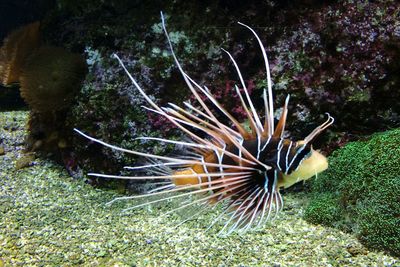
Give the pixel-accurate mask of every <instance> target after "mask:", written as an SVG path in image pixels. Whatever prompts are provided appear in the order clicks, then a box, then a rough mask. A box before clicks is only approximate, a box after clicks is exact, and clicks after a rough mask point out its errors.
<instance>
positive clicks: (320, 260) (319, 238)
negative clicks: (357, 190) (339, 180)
mask: <svg viewBox="0 0 400 267" xmlns="http://www.w3.org/2000/svg"><path fill="white" fill-rule="evenodd" d="M27 117H28V113H27V112H25V111H18V112H2V113H0V146H1V147H3V148H4V150H5V154H4V155H0V216H1V217H0V266H400V260H399V259H398V258H395V257H392V256H389V255H386V254H385V253H383V252H377V251H371V250H369V249H368V248H365V247H364V246H363V245H361V244H360V243H359V242H358V241H357V239H356V238H355V237H354V236H352V235H349V234H346V233H343V232H341V231H338V230H336V229H331V228H325V227H322V226H318V225H312V224H309V223H307V222H306V221H304V220H303V219H302V213H303V208H304V207H305V204H306V202H307V196H306V195H304V194H287V195H285V208H284V210H283V212H282V213H281V214H280V215H279V216H278V217H277V218H276V219H274V220H273V221H271V222H270V223H269V224H266V225H265V226H264V227H263V228H262V229H260V230H258V231H253V232H248V233H246V234H242V235H238V234H233V235H230V236H228V237H220V236H218V235H217V233H218V231H219V230H220V229H221V224H220V225H216V226H215V227H213V228H211V230H209V231H205V230H206V228H207V227H208V226H209V225H210V223H211V222H212V221H213V218H215V217H216V216H217V214H218V209H215V210H210V211H207V212H206V213H205V214H204V215H202V216H200V217H199V218H198V219H196V220H192V221H189V222H187V223H185V224H182V225H179V226H178V227H176V226H177V224H179V222H181V221H182V220H183V218H185V213H190V212H192V210H185V211H183V212H181V213H174V214H171V215H168V216H162V217H161V216H160V215H161V214H164V213H166V212H167V211H169V210H170V209H172V208H174V207H178V205H179V201H178V200H175V201H170V202H168V203H164V204H160V205H157V206H152V207H151V208H143V209H136V210H134V211H131V212H128V213H121V211H122V209H123V208H126V207H129V205H132V204H133V202H127V201H124V202H117V203H116V204H113V205H111V206H108V205H106V203H107V202H108V201H110V200H112V199H114V198H115V197H118V196H119V195H118V194H116V193H115V192H112V191H105V190H101V189H96V188H93V187H91V186H90V185H87V184H84V183H83V182H81V181H78V180H74V179H73V178H71V177H70V176H68V174H67V172H66V171H65V170H64V169H63V168H62V167H60V166H59V165H57V164H55V163H53V162H51V161H49V160H45V159H39V158H36V159H34V160H33V162H32V164H31V165H30V166H28V167H25V168H22V169H19V170H16V168H15V166H16V162H17V161H21V158H22V159H23V158H24V157H27V156H26V155H24V154H23V153H22V150H23V138H24V135H25V127H24V126H25V123H26V121H27Z"/></svg>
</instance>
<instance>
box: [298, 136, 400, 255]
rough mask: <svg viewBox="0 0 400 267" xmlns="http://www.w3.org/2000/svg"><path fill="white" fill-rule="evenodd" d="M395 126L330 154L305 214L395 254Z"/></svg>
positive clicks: (398, 159)
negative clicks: (326, 168) (325, 168)
mask: <svg viewBox="0 0 400 267" xmlns="http://www.w3.org/2000/svg"><path fill="white" fill-rule="evenodd" d="M399 144H400V129H397V130H392V131H388V132H385V133H381V134H376V135H374V136H372V137H371V139H370V140H367V141H359V142H353V143H349V144H348V145H346V146H345V147H344V148H342V149H340V150H338V151H336V152H334V153H333V154H332V156H331V157H330V158H329V162H330V167H329V169H328V170H327V171H326V172H325V173H323V174H322V175H320V176H318V179H315V180H314V181H313V182H312V190H313V195H314V197H313V198H312V200H311V202H310V205H309V206H308V207H307V209H306V212H305V218H306V219H307V220H308V221H310V222H313V223H318V224H324V225H329V226H336V227H339V228H341V229H344V230H347V231H350V232H353V233H355V234H356V235H357V236H358V238H359V239H360V240H361V241H362V242H364V243H365V244H366V245H368V246H370V247H373V248H376V249H383V250H387V251H390V252H392V253H394V254H396V255H400V227H399V226H400V205H399V203H400V146H399Z"/></svg>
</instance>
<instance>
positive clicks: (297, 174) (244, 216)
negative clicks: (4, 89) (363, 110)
mask: <svg viewBox="0 0 400 267" xmlns="http://www.w3.org/2000/svg"><path fill="white" fill-rule="evenodd" d="M161 17H162V25H163V30H164V33H165V35H166V38H167V40H168V43H169V45H170V49H171V54H172V57H173V58H174V60H175V63H176V65H177V67H178V69H179V71H180V73H181V75H182V77H183V79H184V81H185V83H186V85H187V86H188V88H189V90H190V92H191V93H192V94H193V96H194V98H195V100H196V102H195V103H189V102H183V105H181V106H179V105H177V104H174V103H169V106H167V107H160V106H158V105H157V104H156V103H155V102H154V101H153V100H152V99H151V98H150V97H149V96H148V95H147V94H146V92H145V91H144V90H143V89H142V88H141V86H140V85H139V84H138V82H137V81H136V80H135V78H134V77H133V76H132V75H131V74H130V73H129V71H128V70H127V68H126V67H125V65H124V63H123V62H122V60H121V59H120V58H119V57H118V56H117V55H115V57H116V58H117V60H118V61H119V63H120V64H121V66H122V68H123V69H124V70H125V72H126V74H127V75H128V77H129V78H130V80H131V82H132V84H133V85H134V86H135V87H136V89H137V90H138V91H139V92H140V93H141V94H142V96H143V97H144V99H145V100H146V101H147V102H148V104H149V106H150V107H146V109H147V110H149V111H151V112H154V113H155V114H157V115H158V116H163V117H165V118H166V119H168V120H169V121H170V122H171V123H173V124H174V125H175V126H176V127H177V128H178V129H180V130H181V131H182V132H183V133H184V134H186V136H187V137H189V139H190V141H176V140H170V139H163V138H155V137H140V138H138V139H142V140H152V141H159V142H164V143H170V144H171V143H172V144H176V145H181V146H184V147H185V148H186V150H187V151H188V155H190V156H187V155H182V156H181V157H180V156H175V157H169V156H160V155H154V154H149V153H144V152H140V151H134V150H127V149H124V148H120V147H116V146H114V145H111V144H107V143H105V142H103V141H101V140H99V139H96V138H94V137H91V136H88V135H86V134H84V133H82V132H81V131H79V130H76V131H77V132H78V133H80V134H81V135H83V136H84V137H86V138H88V139H90V140H92V141H94V142H97V143H100V144H102V145H104V146H107V147H110V148H112V149H116V150H119V151H123V152H126V153H130V154H134V155H137V156H141V157H146V158H149V159H150V162H149V164H147V165H142V166H133V167H126V168H127V169H131V170H132V171H136V170H139V169H141V170H143V169H144V170H148V171H153V173H154V175H149V176H138V175H132V176H121V175H107V174H99V173H92V174H89V175H94V176H97V177H105V178H117V179H133V180H152V181H160V180H161V181H165V180H166V181H169V183H167V184H165V182H163V183H164V185H162V186H160V187H158V188H156V189H153V190H151V191H149V192H148V194H145V195H139V196H131V197H121V198H117V199H115V200H113V201H112V202H114V201H118V200H122V199H124V200H126V199H134V198H143V197H148V196H165V197H163V198H160V199H157V200H153V201H148V202H146V203H143V204H139V205H136V206H133V207H131V208H128V209H126V210H130V209H134V208H139V207H142V206H145V205H149V204H152V203H157V202H161V201H165V200H169V199H175V198H182V199H185V198H187V197H189V196H198V198H197V199H196V200H193V201H192V202H190V203H187V204H182V205H181V206H179V207H178V208H176V209H174V210H172V211H170V212H173V211H176V210H180V209H185V208H188V207H190V206H194V205H198V206H200V209H199V212H198V214H200V213H201V212H205V211H207V210H209V207H210V206H216V205H223V206H224V209H223V211H222V212H221V214H220V215H219V216H218V217H217V218H216V219H215V221H214V222H213V223H212V224H211V225H210V227H211V226H212V225H214V224H215V223H216V222H218V221H219V220H221V221H223V222H224V226H223V227H222V229H221V230H220V233H224V234H230V233H232V232H234V231H247V230H249V229H256V228H258V227H260V226H262V225H263V224H264V223H265V222H266V221H267V220H268V219H269V218H271V216H272V214H277V213H278V212H279V210H281V209H282V206H283V200H282V197H281V194H280V192H279V190H280V188H287V187H290V186H291V185H293V184H294V183H296V182H299V181H303V180H307V179H309V178H310V177H312V176H313V175H316V174H317V173H319V172H321V171H323V170H325V169H326V168H327V167H328V163H327V160H326V158H325V157H324V156H323V155H322V154H320V153H319V152H317V151H316V150H314V149H313V148H312V142H313V141H314V140H315V138H316V137H317V136H318V135H319V134H320V133H321V132H323V131H324V130H325V129H326V128H327V127H329V126H330V125H331V124H332V123H333V122H334V119H333V118H332V117H331V116H330V115H329V114H328V118H327V120H326V121H325V122H324V123H322V124H321V125H320V126H318V127H317V128H315V129H314V130H313V131H312V132H311V133H309V134H308V135H307V136H306V137H305V138H304V139H303V140H299V141H292V140H289V139H285V138H283V135H284V130H285V126H286V118H287V114H288V103H289V96H288V97H287V98H286V101H285V103H284V105H283V109H282V110H283V111H282V113H281V116H280V118H279V121H278V123H277V124H276V125H275V122H274V116H273V114H274V106H273V96H272V81H271V77H270V70H269V63H268V58H267V55H266V51H265V48H264V46H263V44H262V42H261V40H260V38H259V37H258V35H257V34H256V33H255V31H254V30H253V29H252V28H250V27H249V26H247V25H245V24H242V23H239V24H240V25H242V26H244V27H245V28H247V29H248V30H250V31H251V32H252V33H253V35H254V37H255V38H256V40H257V42H258V43H259V45H260V49H261V52H262V55H263V58H264V62H265V69H266V80H267V84H268V85H267V88H264V90H263V96H262V98H263V101H264V112H263V114H264V115H263V116H260V115H259V114H260V112H259V111H257V110H256V109H255V107H254V105H253V102H252V100H251V98H250V96H249V92H248V90H247V88H246V84H245V82H244V79H243V76H242V74H241V72H240V69H239V67H238V65H237V63H236V61H235V60H234V58H233V57H232V55H231V54H230V53H229V52H227V51H225V50H223V51H225V52H226V54H227V55H228V57H229V58H230V60H231V62H232V63H233V65H234V67H235V69H236V71H237V74H238V83H239V84H240V86H241V88H242V89H243V90H242V91H241V90H239V85H235V89H236V93H237V95H238V97H239V98H240V101H241V104H242V108H243V110H244V111H245V112H246V115H247V121H248V124H249V126H250V127H249V129H247V128H244V127H243V126H242V124H241V123H240V122H239V121H237V119H236V118H235V117H234V116H232V115H231V114H230V112H229V110H225V109H224V107H222V105H221V104H220V103H219V102H218V101H217V100H216V99H215V98H214V96H213V95H212V94H211V93H210V91H209V90H208V89H207V87H206V86H204V85H200V84H198V83H197V82H196V81H194V80H193V79H192V78H191V77H190V76H189V75H188V74H187V73H186V72H185V70H183V68H182V66H181V65H180V63H179V61H178V58H177V56H176V55H175V53H174V50H173V47H172V43H171V41H170V39H169V34H168V32H167V30H166V27H165V21H164V17H163V16H161ZM204 98H206V99H208V100H209V101H208V102H207V103H211V104H206V102H205V101H204V100H203V99H204ZM214 110H217V111H218V112H219V113H222V114H223V115H224V116H225V118H226V119H227V120H228V123H222V122H221V121H220V119H218V118H217V117H216V116H215V114H216V113H215V111H214ZM198 132H203V134H202V135H199V134H198ZM204 136H206V137H204ZM169 193H174V195H172V196H170V194H169ZM170 212H168V213H170ZM224 215H226V216H225V217H224ZM226 217H227V219H226V220H225V221H224V219H222V218H226Z"/></svg>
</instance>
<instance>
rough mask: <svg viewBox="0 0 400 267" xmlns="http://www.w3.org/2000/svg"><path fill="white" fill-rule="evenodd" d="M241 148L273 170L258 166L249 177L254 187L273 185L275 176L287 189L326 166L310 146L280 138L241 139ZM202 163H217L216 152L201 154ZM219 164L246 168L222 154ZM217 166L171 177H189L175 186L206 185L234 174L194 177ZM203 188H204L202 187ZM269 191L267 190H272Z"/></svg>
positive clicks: (229, 148)
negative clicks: (208, 182)
mask: <svg viewBox="0 0 400 267" xmlns="http://www.w3.org/2000/svg"><path fill="white" fill-rule="evenodd" d="M242 146H243V147H244V148H245V149H246V150H247V151H249V152H250V153H251V154H252V155H253V156H254V157H256V158H257V159H258V160H260V161H261V162H262V163H264V164H265V165H268V166H271V167H272V169H270V170H265V168H264V167H263V166H258V168H257V169H258V170H255V171H253V174H252V177H253V180H254V181H253V182H254V183H255V184H259V186H265V185H266V184H269V185H270V186H272V185H273V184H274V183H273V181H274V178H275V175H277V177H278V183H276V187H277V188H280V187H284V188H287V187H290V186H291V185H293V184H294V183H296V182H299V181H303V180H307V179H309V178H311V177H312V176H314V175H315V174H316V173H319V172H322V171H324V170H325V169H326V168H327V167H328V162H327V160H326V158H325V157H324V156H323V155H322V154H320V153H319V152H317V151H315V150H314V149H312V147H311V145H310V144H306V145H304V144H303V142H302V141H299V142H294V141H291V140H289V139H282V138H279V137H273V136H272V137H268V138H267V137H265V138H262V139H261V140H260V141H259V140H258V139H256V138H253V139H250V140H244V141H243V143H242ZM226 151H228V152H231V153H233V154H235V155H238V154H240V152H239V149H238V148H237V147H236V146H235V145H233V144H230V145H228V146H227V148H226ZM203 158H204V161H205V162H208V163H219V161H218V157H217V156H216V154H215V153H212V152H209V153H206V154H204V155H203ZM220 161H221V163H222V164H225V165H237V164H239V165H241V166H249V164H246V163H245V162H243V161H240V160H238V159H237V158H233V157H229V156H226V155H222V156H221V157H220ZM216 172H218V169H217V168H216V167H207V166H204V165H200V164H199V165H196V164H194V165H192V166H190V167H189V168H187V169H184V170H177V171H174V175H182V176H184V175H185V174H186V175H190V176H188V177H184V178H179V179H175V180H174V181H173V182H174V184H175V185H177V186H182V185H189V184H190V185H195V184H199V183H205V182H207V181H215V180H218V179H222V180H223V179H224V174H226V173H229V172H235V169H224V170H223V171H221V176H216V177H215V176H214V177H206V176H203V177H193V174H202V175H204V174H207V173H216ZM203 187H204V186H203ZM271 190H272V188H270V189H269V191H271Z"/></svg>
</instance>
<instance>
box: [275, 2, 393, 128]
mask: <svg viewBox="0 0 400 267" xmlns="http://www.w3.org/2000/svg"><path fill="white" fill-rule="evenodd" d="M399 12H400V6H399V5H398V3H397V2H396V1H350V0H349V1H340V2H338V3H335V2H334V3H331V4H327V5H324V6H322V7H320V8H317V9H314V10H308V12H307V11H306V12H304V14H301V12H300V15H299V16H298V22H296V23H295V24H294V25H287V24H285V23H284V25H285V26H284V27H283V34H282V35H281V36H279V38H277V41H276V43H273V44H271V45H270V47H269V48H270V49H269V51H270V52H271V54H272V55H273V56H271V59H272V60H271V64H272V65H273V66H274V68H273V70H272V73H273V75H274V76H275V77H280V78H278V79H277V80H276V81H275V82H276V86H279V87H280V88H281V89H282V90H288V91H289V92H292V96H293V98H294V99H297V101H296V100H295V101H294V102H302V103H304V104H305V105H307V107H308V108H309V109H310V110H311V113H310V114H309V118H307V120H311V119H313V117H314V116H316V115H317V114H318V110H323V111H329V112H331V113H332V114H333V115H336V114H337V115H336V117H340V122H339V123H338V124H337V129H340V130H346V131H349V132H352V133H359V132H361V133H368V132H369V133H371V132H373V131H376V130H377V127H378V129H387V128H388V127H398V126H399V125H400V120H399V116H398V114H399V113H400V105H399V103H398V102H397V101H394V99H396V98H398V97H399V96H400V93H399V92H400V91H399V90H398V88H399V83H398V78H397V76H398V75H395V74H394V73H398V71H399V67H398V64H397V63H396V62H398V57H399V55H400V53H399V49H398V47H399V45H400V35H399V27H400V24H399V20H398V16H399ZM396 47H397V48H396ZM389 92H390V93H389ZM387 95H390V98H392V99H389V98H388V97H387Z"/></svg>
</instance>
